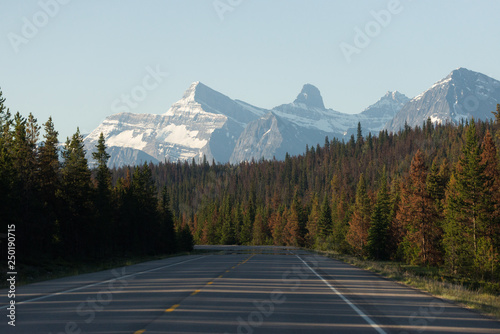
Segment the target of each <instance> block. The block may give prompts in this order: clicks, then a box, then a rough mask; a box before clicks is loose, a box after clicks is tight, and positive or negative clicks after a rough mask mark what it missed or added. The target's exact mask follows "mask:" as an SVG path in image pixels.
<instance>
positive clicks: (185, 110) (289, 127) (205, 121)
mask: <svg viewBox="0 0 500 334" xmlns="http://www.w3.org/2000/svg"><path fill="white" fill-rule="evenodd" d="M405 99H407V98H406V97H405V96H404V95H402V94H400V93H397V92H395V93H388V94H386V96H384V97H382V99H381V100H379V101H378V102H377V103H375V104H374V105H372V106H370V107H369V108H367V109H366V110H365V111H363V112H362V113H361V114H345V113H341V112H339V111H335V110H333V109H327V108H325V105H324V102H323V98H322V96H321V93H320V91H319V89H318V88H316V87H315V86H313V85H311V84H306V85H304V86H303V88H302V90H301V91H300V93H299V94H298V95H297V98H296V99H295V100H294V101H293V102H292V103H288V104H282V105H280V106H277V107H275V108H273V109H272V110H266V109H262V108H258V107H255V106H252V105H250V104H248V103H246V102H243V101H239V100H232V99H231V98H229V97H227V96H225V95H223V94H221V93H219V92H217V91H215V90H213V89H211V88H209V87H207V86H206V85H204V84H202V83H200V82H195V83H193V84H192V85H191V86H190V87H189V88H188V89H187V90H186V92H185V93H184V95H183V97H182V98H181V99H180V100H179V101H177V102H176V103H174V104H173V105H172V106H171V107H170V109H169V110H168V111H167V112H166V113H165V114H163V115H153V114H133V113H120V114H115V115H111V116H109V117H107V118H106V119H105V120H104V121H103V122H102V123H101V124H100V125H99V126H98V127H97V128H96V129H95V130H94V131H92V133H90V134H89V135H88V136H87V137H86V138H85V149H86V150H87V158H88V159H89V161H90V162H91V163H92V161H93V160H92V152H93V151H94V149H95V145H96V143H97V140H98V139H99V135H100V133H101V132H102V133H103V134H104V137H105V139H106V144H107V146H108V152H109V154H110V156H111V158H110V160H109V162H108V165H109V166H110V167H112V166H117V167H119V166H124V165H136V164H142V163H144V162H145V161H148V162H153V163H157V162H159V161H165V160H168V161H177V160H181V161H184V160H191V159H193V158H194V159H195V160H200V159H202V158H203V156H205V157H206V158H207V159H208V160H209V161H211V160H212V159H214V160H215V161H217V162H221V163H225V162H231V163H239V162H241V161H249V160H252V159H256V160H259V159H261V158H265V159H272V158H273V157H276V158H277V159H284V158H285V155H286V153H287V152H288V153H289V154H290V155H297V154H301V153H303V152H304V151H305V148H306V145H309V146H315V145H317V144H323V143H324V141H325V137H327V136H328V137H329V138H330V139H331V138H334V137H336V138H344V137H345V136H346V135H348V136H350V134H351V133H350V132H351V131H355V130H356V129H357V124H358V122H361V124H362V126H363V129H364V131H366V133H367V132H368V131H371V132H373V133H378V131H380V130H381V129H382V125H383V124H384V123H385V122H387V120H388V117H392V115H393V114H394V113H395V112H396V111H398V110H399V108H400V107H401V105H402V103H403V102H402V101H404V100H405ZM353 133H354V132H353Z"/></svg>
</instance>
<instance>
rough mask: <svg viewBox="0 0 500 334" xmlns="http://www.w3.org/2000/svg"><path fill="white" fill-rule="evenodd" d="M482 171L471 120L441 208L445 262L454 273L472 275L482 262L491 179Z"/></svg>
mask: <svg viewBox="0 0 500 334" xmlns="http://www.w3.org/2000/svg"><path fill="white" fill-rule="evenodd" d="M485 170H486V165H485V164H483V163H482V150H481V147H480V145H479V142H478V139H477V135H476V126H475V122H474V120H472V121H471V123H470V125H469V126H468V129H467V132H466V141H465V144H464V147H463V150H462V156H461V157H460V159H459V161H458V164H457V166H456V168H455V174H454V180H453V183H451V181H450V186H449V187H448V194H447V201H446V207H445V211H446V220H445V225H446V226H445V235H444V240H443V243H444V247H445V251H446V257H445V259H446V263H447V264H448V267H449V268H451V269H452V270H453V271H455V272H459V273H467V272H472V270H473V268H474V267H475V266H478V265H479V263H481V262H482V259H481V256H482V253H484V251H485V249H484V247H487V246H485V242H484V236H485V234H486V231H487V227H488V218H489V217H488V213H489V211H491V208H492V207H493V203H492V199H491V193H490V191H491V188H489V187H488V184H489V183H490V182H491V179H490V178H489V177H488V176H487V175H486V173H485ZM457 253H458V254H457ZM479 267H482V266H481V265H479ZM478 269H479V271H483V272H476V274H484V268H478Z"/></svg>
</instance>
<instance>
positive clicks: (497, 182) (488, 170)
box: [475, 131, 500, 278]
mask: <svg viewBox="0 0 500 334" xmlns="http://www.w3.org/2000/svg"><path fill="white" fill-rule="evenodd" d="M481 148H482V153H481V164H482V165H483V166H484V176H485V196H489V198H484V199H483V200H484V210H485V212H484V214H485V217H484V221H485V226H484V234H483V235H481V236H479V240H478V253H477V256H476V261H475V266H476V268H477V269H478V270H479V271H480V272H482V273H484V274H486V273H488V274H489V275H490V276H491V278H493V277H494V276H495V272H496V271H498V270H499V268H498V265H499V261H500V260H499V254H500V172H499V169H498V158H497V149H496V146H495V143H494V142H493V138H492V136H491V133H490V132H489V131H487V132H486V135H485V137H484V140H483V143H482V146H481Z"/></svg>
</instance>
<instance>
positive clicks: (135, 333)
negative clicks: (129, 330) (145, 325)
mask: <svg viewBox="0 0 500 334" xmlns="http://www.w3.org/2000/svg"><path fill="white" fill-rule="evenodd" d="M145 331H146V330H145V329H139V330H138V331H135V332H134V334H142V333H144V332H145Z"/></svg>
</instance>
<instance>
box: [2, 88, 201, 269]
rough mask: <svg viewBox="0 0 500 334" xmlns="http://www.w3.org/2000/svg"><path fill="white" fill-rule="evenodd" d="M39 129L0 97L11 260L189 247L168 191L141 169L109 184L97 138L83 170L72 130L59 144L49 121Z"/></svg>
mask: <svg viewBox="0 0 500 334" xmlns="http://www.w3.org/2000/svg"><path fill="white" fill-rule="evenodd" d="M43 129H44V134H43V138H42V137H41V136H40V132H41V126H40V125H38V123H37V120H36V119H35V117H34V116H33V115H32V114H30V115H29V116H28V117H27V118H25V117H23V116H22V115H21V114H20V113H16V114H15V115H14V116H12V115H11V113H10V111H9V109H8V108H7V107H6V106H5V98H3V97H2V93H1V92H0V212H1V213H2V214H1V221H2V222H1V226H2V231H1V232H2V233H6V232H7V226H15V236H16V243H15V247H16V253H17V257H16V258H17V261H18V262H20V263H23V264H25V265H26V264H27V265H36V264H37V262H38V261H39V260H45V259H54V258H63V259H67V260H70V261H76V262H77V261H82V260H85V261H89V260H95V261H98V260H100V259H105V258H107V257H111V256H145V255H155V254H170V253H174V252H181V251H190V250H192V247H193V240H192V236H191V233H190V232H189V231H188V230H187V229H184V230H182V229H178V228H177V229H176V228H175V226H174V216H173V214H172V211H171V209H170V200H169V195H168V192H167V190H166V189H165V188H164V187H163V188H161V189H158V188H157V187H156V185H155V182H154V180H153V177H152V173H151V169H150V168H149V167H148V166H147V165H144V166H137V167H135V168H131V169H130V173H129V174H127V176H126V177H125V178H123V179H120V180H119V181H118V182H116V183H115V184H112V171H111V170H110V169H109V168H108V167H107V166H106V163H107V160H108V159H109V155H108V153H106V147H105V143H104V138H103V137H102V138H101V140H100V141H99V143H98V145H97V147H96V151H95V152H94V153H93V154H92V155H93V158H94V160H95V162H96V168H94V169H92V170H91V169H89V164H88V161H87V159H86V158H85V150H84V146H83V137H82V136H81V134H80V132H79V131H77V132H76V133H75V134H74V135H73V136H72V137H71V138H68V139H67V141H66V143H65V144H64V145H62V146H61V145H60V143H59V141H58V132H57V131H56V130H55V127H54V124H53V122H52V119H49V120H48V121H47V122H46V123H44V124H43ZM4 241H5V240H4ZM6 244H7V243H6V242H2V248H5V246H6ZM4 254H7V251H6V250H5V253H4Z"/></svg>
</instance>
